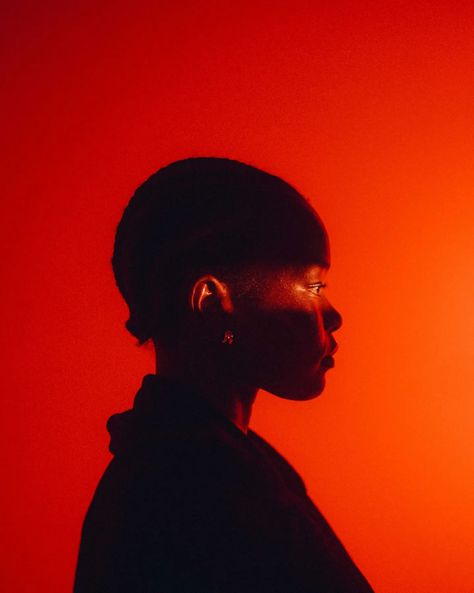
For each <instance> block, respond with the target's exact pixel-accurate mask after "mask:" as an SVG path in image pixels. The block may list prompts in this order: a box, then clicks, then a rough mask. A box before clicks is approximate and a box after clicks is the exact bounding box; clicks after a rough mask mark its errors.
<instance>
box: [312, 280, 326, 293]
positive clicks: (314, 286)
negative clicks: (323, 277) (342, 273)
mask: <svg viewBox="0 0 474 593" xmlns="http://www.w3.org/2000/svg"><path fill="white" fill-rule="evenodd" d="M326 286H327V285H326V284H324V282H316V284H310V285H309V290H310V291H311V292H312V293H313V294H315V295H317V296H321V290H322V289H323V288H326Z"/></svg>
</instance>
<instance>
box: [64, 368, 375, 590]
mask: <svg viewBox="0 0 474 593" xmlns="http://www.w3.org/2000/svg"><path fill="white" fill-rule="evenodd" d="M107 427H108V430H109V432H110V434H111V437H112V438H111V444H110V450H111V452H112V453H113V454H114V459H113V460H112V461H111V463H110V465H109V466H108V468H107V469H106V471H105V473H104V475H103V477H102V479H101V480H100V483H99V485H98V487H97V490H96V492H95V495H94V498H93V500H92V503H91V505H90V508H89V510H88V513H87V516H86V519H85V522H84V527H83V532H82V540H81V547H80V552H79V560H78V566H77V572H76V581H75V587H74V592H75V593H369V592H371V591H372V589H371V587H370V586H369V584H368V583H367V581H366V580H365V578H364V577H363V576H362V574H361V573H360V572H359V570H358V569H357V568H356V566H355V565H354V563H353V562H352V560H351V558H350V557H349V555H348V554H347V552H346V551H345V549H344V548H343V546H342V544H341V543H340V542H339V540H338V539H337V537H336V536H335V534H334V532H333V531H332V530H331V528H330V527H329V525H328V523H327V522H326V521H325V519H324V518H323V516H322V515H321V513H320V512H319V511H318V509H317V508H316V507H315V506H314V504H313V503H312V501H311V500H310V498H309V497H308V496H307V494H306V489H305V486H304V484H303V481H302V480H301V478H300V477H299V475H298V474H297V473H296V472H295V470H294V469H293V468H292V467H291V466H290V465H289V464H288V462H287V461H286V460H285V459H284V458H283V457H282V456H281V455H280V454H279V453H277V452H276V451H275V450H274V449H273V448H272V447H271V446H270V445H269V444H268V443H267V442H265V441H264V440H263V439H262V438H261V437H259V436H258V435H257V434H256V433H255V432H253V431H252V430H250V431H249V432H248V434H247V435H245V434H244V433H243V432H242V431H240V430H239V429H238V428H237V427H236V426H235V425H234V424H233V423H232V422H231V421H230V420H228V419H227V418H226V417H224V416H223V415H221V414H220V413H219V412H218V411H217V410H215V409H214V408H213V407H212V406H211V405H210V404H209V403H207V402H206V401H205V400H204V399H203V398H202V397H200V396H199V394H197V393H191V392H190V390H189V389H187V388H186V389H184V388H183V387H178V386H177V385H176V384H175V383H172V382H170V381H169V380H166V379H163V378H160V377H157V376H156V375H146V376H145V377H144V379H143V384H142V387H141V388H140V390H139V391H138V393H137V395H136V398H135V402H134V407H133V409H132V410H129V411H127V412H124V413H122V414H116V415H114V416H112V417H111V418H110V419H109V422H108V425H107Z"/></svg>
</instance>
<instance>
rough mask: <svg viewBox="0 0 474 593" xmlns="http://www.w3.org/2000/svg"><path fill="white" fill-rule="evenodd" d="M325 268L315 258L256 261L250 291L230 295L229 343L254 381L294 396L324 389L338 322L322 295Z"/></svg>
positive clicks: (308, 395)
mask: <svg viewBox="0 0 474 593" xmlns="http://www.w3.org/2000/svg"><path fill="white" fill-rule="evenodd" d="M327 273H328V269H327V268H326V267H323V266H321V265H318V264H308V265H299V266H286V267H284V268H279V269H278V268H274V269H271V268H268V267H261V268H260V269H256V270H255V271H254V273H253V281H252V288H251V289H250V290H249V292H248V293H246V294H245V296H244V297H242V298H236V299H233V309H232V313H231V314H230V316H229V323H230V324H231V325H232V330H233V332H234V333H235V341H234V343H233V344H232V347H234V348H235V354H234V355H235V356H236V357H237V358H238V360H239V368H240V369H241V370H242V369H244V371H243V372H244V373H247V379H248V381H249V382H253V384H254V385H255V387H258V388H260V389H264V390H265V391H268V392H270V393H273V394H275V395H277V396H280V397H283V398H286V399H295V400H305V399H311V398H313V397H315V396H317V395H319V394H320V393H321V392H322V391H323V389H324V386H325V375H326V372H327V371H328V369H330V368H331V367H332V366H334V358H333V355H334V353H335V351H336V348H337V343H336V341H335V339H334V336H333V333H334V332H335V331H336V330H337V329H339V328H340V326H341V324H342V318H341V315H340V314H339V312H338V311H337V310H336V309H335V308H334V307H333V306H332V305H331V304H330V302H329V300H328V297H327V292H326V278H327Z"/></svg>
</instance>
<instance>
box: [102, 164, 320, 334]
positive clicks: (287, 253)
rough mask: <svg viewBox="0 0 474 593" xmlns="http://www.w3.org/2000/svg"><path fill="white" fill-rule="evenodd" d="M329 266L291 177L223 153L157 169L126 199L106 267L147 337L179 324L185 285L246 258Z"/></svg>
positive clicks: (133, 327)
mask: <svg viewBox="0 0 474 593" xmlns="http://www.w3.org/2000/svg"><path fill="white" fill-rule="evenodd" d="M315 259H316V260H317V261H318V263H320V264H321V265H328V263H329V262H328V259H329V250H328V243H327V235H326V232H325V230H324V226H323V224H322V222H321V220H320V219H319V217H318V215H317V214H316V213H315V211H314V210H313V209H312V207H311V206H310V204H309V203H308V202H307V201H306V200H305V199H304V198H303V197H302V196H301V194H299V193H298V192H297V191H296V190H295V189H294V188H293V187H291V186H290V185H289V184H288V183H286V182H285V181H283V180H282V179H280V178H279V177H276V176H274V175H270V174H269V173H266V172H264V171H261V170H260V169H257V168H255V167H252V166H250V165H246V164H244V163H241V162H238V161H234V160H230V159H224V158H211V157H208V158H204V157H200V158H189V159H185V160H181V161H176V162H174V163H171V164H170V165H168V166H166V167H164V168H162V169H160V170H159V171H158V172H157V173H155V174H154V175H152V176H151V177H150V178H149V179H148V180H147V181H145V183H143V184H142V185H141V186H140V187H139V188H138V189H137V190H136V192H135V194H134V195H133V197H132V198H131V200H130V202H129V204H128V206H127V207H126V208H125V210H124V212H123V215H122V218H121V220H120V222H119V224H118V227H117V232H116V236H115V243H114V252H113V256H112V267H113V271H114V275H115V281H116V283H117V286H118V288H119V290H120V292H121V294H122V296H123V297H124V299H125V301H126V302H127V305H128V307H129V310H130V318H129V319H128V321H127V322H126V327H127V329H128V330H129V331H130V333H131V334H133V335H134V336H135V337H136V338H137V339H138V343H139V344H144V343H145V342H146V341H148V340H149V339H150V338H151V337H158V338H159V337H160V336H163V335H165V333H166V332H167V331H169V330H170V329H172V328H173V327H175V325H176V323H177V322H178V319H179V304H180V303H181V301H180V298H181V299H182V297H183V295H182V292H183V291H182V290H181V291H180V287H181V288H182V287H183V283H184V282H185V281H186V280H189V279H190V277H191V276H192V275H193V274H200V273H216V272H221V273H226V272H228V273H232V272H235V271H236V270H238V269H241V268H243V267H245V266H246V265H248V264H252V263H257V262H261V263H266V264H269V265H275V266H278V265H284V264H290V263H304V262H309V261H311V262H314V261H315Z"/></svg>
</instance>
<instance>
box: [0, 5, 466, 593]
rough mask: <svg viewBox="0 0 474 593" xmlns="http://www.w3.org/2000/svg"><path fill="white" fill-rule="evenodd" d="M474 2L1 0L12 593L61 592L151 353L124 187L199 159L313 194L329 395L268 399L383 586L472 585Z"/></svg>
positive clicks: (329, 507) (437, 590)
mask: <svg viewBox="0 0 474 593" xmlns="http://www.w3.org/2000/svg"><path fill="white" fill-rule="evenodd" d="M471 7H472V3H471V2H462V1H454V2H453V1H440V2H433V1H430V2H420V1H415V2H403V1H399V2H390V1H389V2H380V1H371V2H369V1H363V0H358V1H357V2H355V1H353V2H337V1H335V2H314V1H313V2H301V1H298V0H295V1H293V2H278V1H276V2H275V1H273V2H271V3H270V2H268V3H266V2H261V1H260V2H258V1H257V2H255V1H254V2H242V1H241V2H238V3H236V2H234V3H231V2H217V1H215V2H211V1H205V2H193V3H191V2H174V3H172V2H146V1H145V2H133V3H132V2H130V3H126V2H121V1H117V0H116V1H114V2H75V3H72V2H69V3H67V2H66V3H65V2H48V1H45V2H41V3H40V2H22V3H20V2H16V3H11V4H10V5H9V6H6V4H5V3H4V5H3V6H2V9H1V11H2V19H1V20H2V25H1V27H2V29H3V30H2V32H1V36H0V43H1V44H2V62H3V65H4V66H3V68H2V70H3V76H2V80H3V84H2V103H3V105H2V109H1V118H2V124H1V130H2V137H3V143H2V153H3V154H2V162H3V164H4V165H5V170H4V172H3V174H2V178H1V183H2V199H1V212H2V216H1V221H2V234H1V240H2V258H1V261H2V267H3V269H4V271H3V273H2V277H3V279H4V282H3V290H2V303H1V305H2V314H3V315H2V326H3V330H4V332H3V338H2V340H3V344H2V356H3V361H4V363H5V368H4V371H3V375H2V376H3V390H2V391H3V403H2V423H3V428H2V429H1V438H2V441H4V442H3V443H2V445H1V448H0V451H1V456H2V463H3V465H4V467H5V470H4V471H3V475H4V476H5V477H6V479H5V481H4V486H3V487H2V497H3V499H4V500H3V503H2V504H3V506H2V509H3V511H4V512H3V513H2V515H3V516H2V523H3V525H2V528H1V533H2V544H1V545H2V550H1V558H2V564H3V566H2V567H1V571H0V574H1V576H0V579H1V581H2V582H1V583H0V588H1V589H2V590H3V591H25V592H26V591H28V592H33V591H39V592H41V593H43V592H44V593H46V592H47V593H60V592H63V591H68V590H70V587H71V583H72V577H73V572H74V565H75V561H76V553H77V547H78V542H79V535H80V527H81V522H82V519H83V515H84V513H85V510H86V507H87V505H88V502H89V500H90V497H91V495H92V493H93V489H94V487H95V485H96V483H97V480H98V478H99V476H100V474H101V472H102V471H103V469H104V467H105V465H106V463H107V461H108V459H109V454H108V452H107V444H108V439H107V433H106V431H105V421H106V419H107V417H108V416H109V415H111V414H112V413H113V412H116V411H120V410H123V409H125V408H127V407H129V406H130V404H131V402H132V398H133V395H134V393H135V391H136V390H137V388H138V387H139V384H140V382H141V377H142V376H143V374H144V373H146V372H153V369H154V366H153V354H152V351H151V350H149V349H148V350H147V349H139V348H136V347H135V346H134V340H133V339H132V338H131V337H130V336H129V335H128V334H127V333H126V331H125V329H124V327H123V323H124V321H125V319H126V309H125V305H124V304H123V303H122V302H121V299H120V296H119V294H118V291H117V290H116V289H115V286H114V281H113V277H112V273H111V267H110V263H109V260H110V256H111V250H112V242H113V235H114V228H115V225H116V224H117V222H118V220H119V217H120V214H121V211H122V209H123V207H124V206H125V204H126V203H127V201H128V199H129V197H130V196H131V194H132V192H133V190H134V188H135V187H136V186H137V185H138V184H139V183H140V182H142V181H143V180H144V179H145V178H146V177H147V176H148V175H149V174H151V173H152V172H153V171H155V170H156V169H157V168H158V167H159V166H161V165H163V164H165V163H167V162H169V161H171V160H175V159H177V158H181V157H185V156H189V155H207V154H209V155H217V156H221V155H222V156H230V157H234V158H238V159H241V160H244V161H247V162H250V163H252V164H255V165H257V166H260V167H263V168H265V169H268V170H269V171H271V172H274V173H276V174H279V175H281V176H283V177H284V178H285V179H287V180H288V181H290V182H291V183H293V184H294V185H296V186H297V187H298V188H299V189H300V190H301V191H302V192H303V193H305V194H306V195H308V196H309V197H310V198H311V200H312V202H313V204H314V205H315V207H316V208H317V210H318V211H319V212H320V214H321V215H322V217H323V219H324V220H325V222H326V225H327V227H328V229H329V232H330V236H331V240H332V250H333V269H332V272H331V275H330V278H329V281H330V293H329V294H330V295H331V298H332V300H333V302H334V304H335V305H336V306H337V307H338V309H339V310H340V311H341V312H342V314H343V317H344V320H345V325H344V326H343V329H342V330H341V331H340V332H339V335H338V341H339V342H340V351H339V353H338V354H337V357H336V358H337V360H336V369H334V370H332V371H330V372H329V376H328V386H327V389H326V391H325V393H324V394H323V395H322V396H321V398H319V399H318V400H315V401H311V402H305V403H295V402H289V401H282V400H279V399H277V398H275V397H272V396H270V395H268V394H264V393H262V394H261V395H260V396H259V398H258V401H257V404H256V409H255V413H254V418H253V422H252V426H253V428H254V429H255V430H257V431H258V432H260V433H261V434H262V435H263V436H265V437H266V438H267V439H268V440H270V441H271V442H272V443H273V444H274V445H275V446H276V447H277V448H278V449H279V450H281V451H282V452H283V453H284V454H285V455H286V456H287V457H288V458H289V459H290V461H292V462H293V464H294V465H295V467H296V468H297V469H298V470H299V471H300V472H301V474H302V475H303V477H304V479H305V480H306V482H307V485H308V487H309V490H310V492H311V494H312V496H313V497H314V499H315V500H316V502H317V503H318V505H319V506H320V507H321V509H322V510H323V512H324V513H325V514H326V515H327V517H328V519H329V520H330V522H331V523H332V524H333V526H334V527H335V529H336V531H337V532H338V534H339V535H340V536H341V538H342V540H343V541H344V542H345V544H346V546H347V547H348V549H349V550H350V551H351V553H352V555H353V557H354V558H355V560H356V561H357V563H358V564H359V566H360V567H361V569H362V570H363V572H364V573H365V574H366V575H367V577H368V578H369V580H370V581H371V583H372V584H373V586H374V588H375V589H376V591H377V592H378V593H414V592H415V593H452V592H454V591H455V592H456V593H471V592H472V591H473V590H474V574H473V566H474V563H473V562H472V549H473V544H474V542H473V533H474V491H473V490H474V488H473V481H472V469H473V468H472V461H473V446H472V445H473V439H472V434H473V427H472V412H473V403H472V384H473V368H474V365H473V363H472V355H473V346H472V344H473V340H474V331H473V330H474V324H473V316H472V304H473V299H472V289H473V272H472V270H473V264H474V262H473V242H472V236H473V228H474V200H473V199H472V187H473V183H472V182H473V172H474V167H473V156H474V155H473V138H474V133H473V132H474V130H473V117H472V114H473V102H472V100H473V88H474V86H473V72H474V69H473V61H472V58H473V55H474V54H473V50H474V41H473V40H474V36H473V34H472V32H473V25H474V18H473V16H474V11H473V9H472V8H471Z"/></svg>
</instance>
